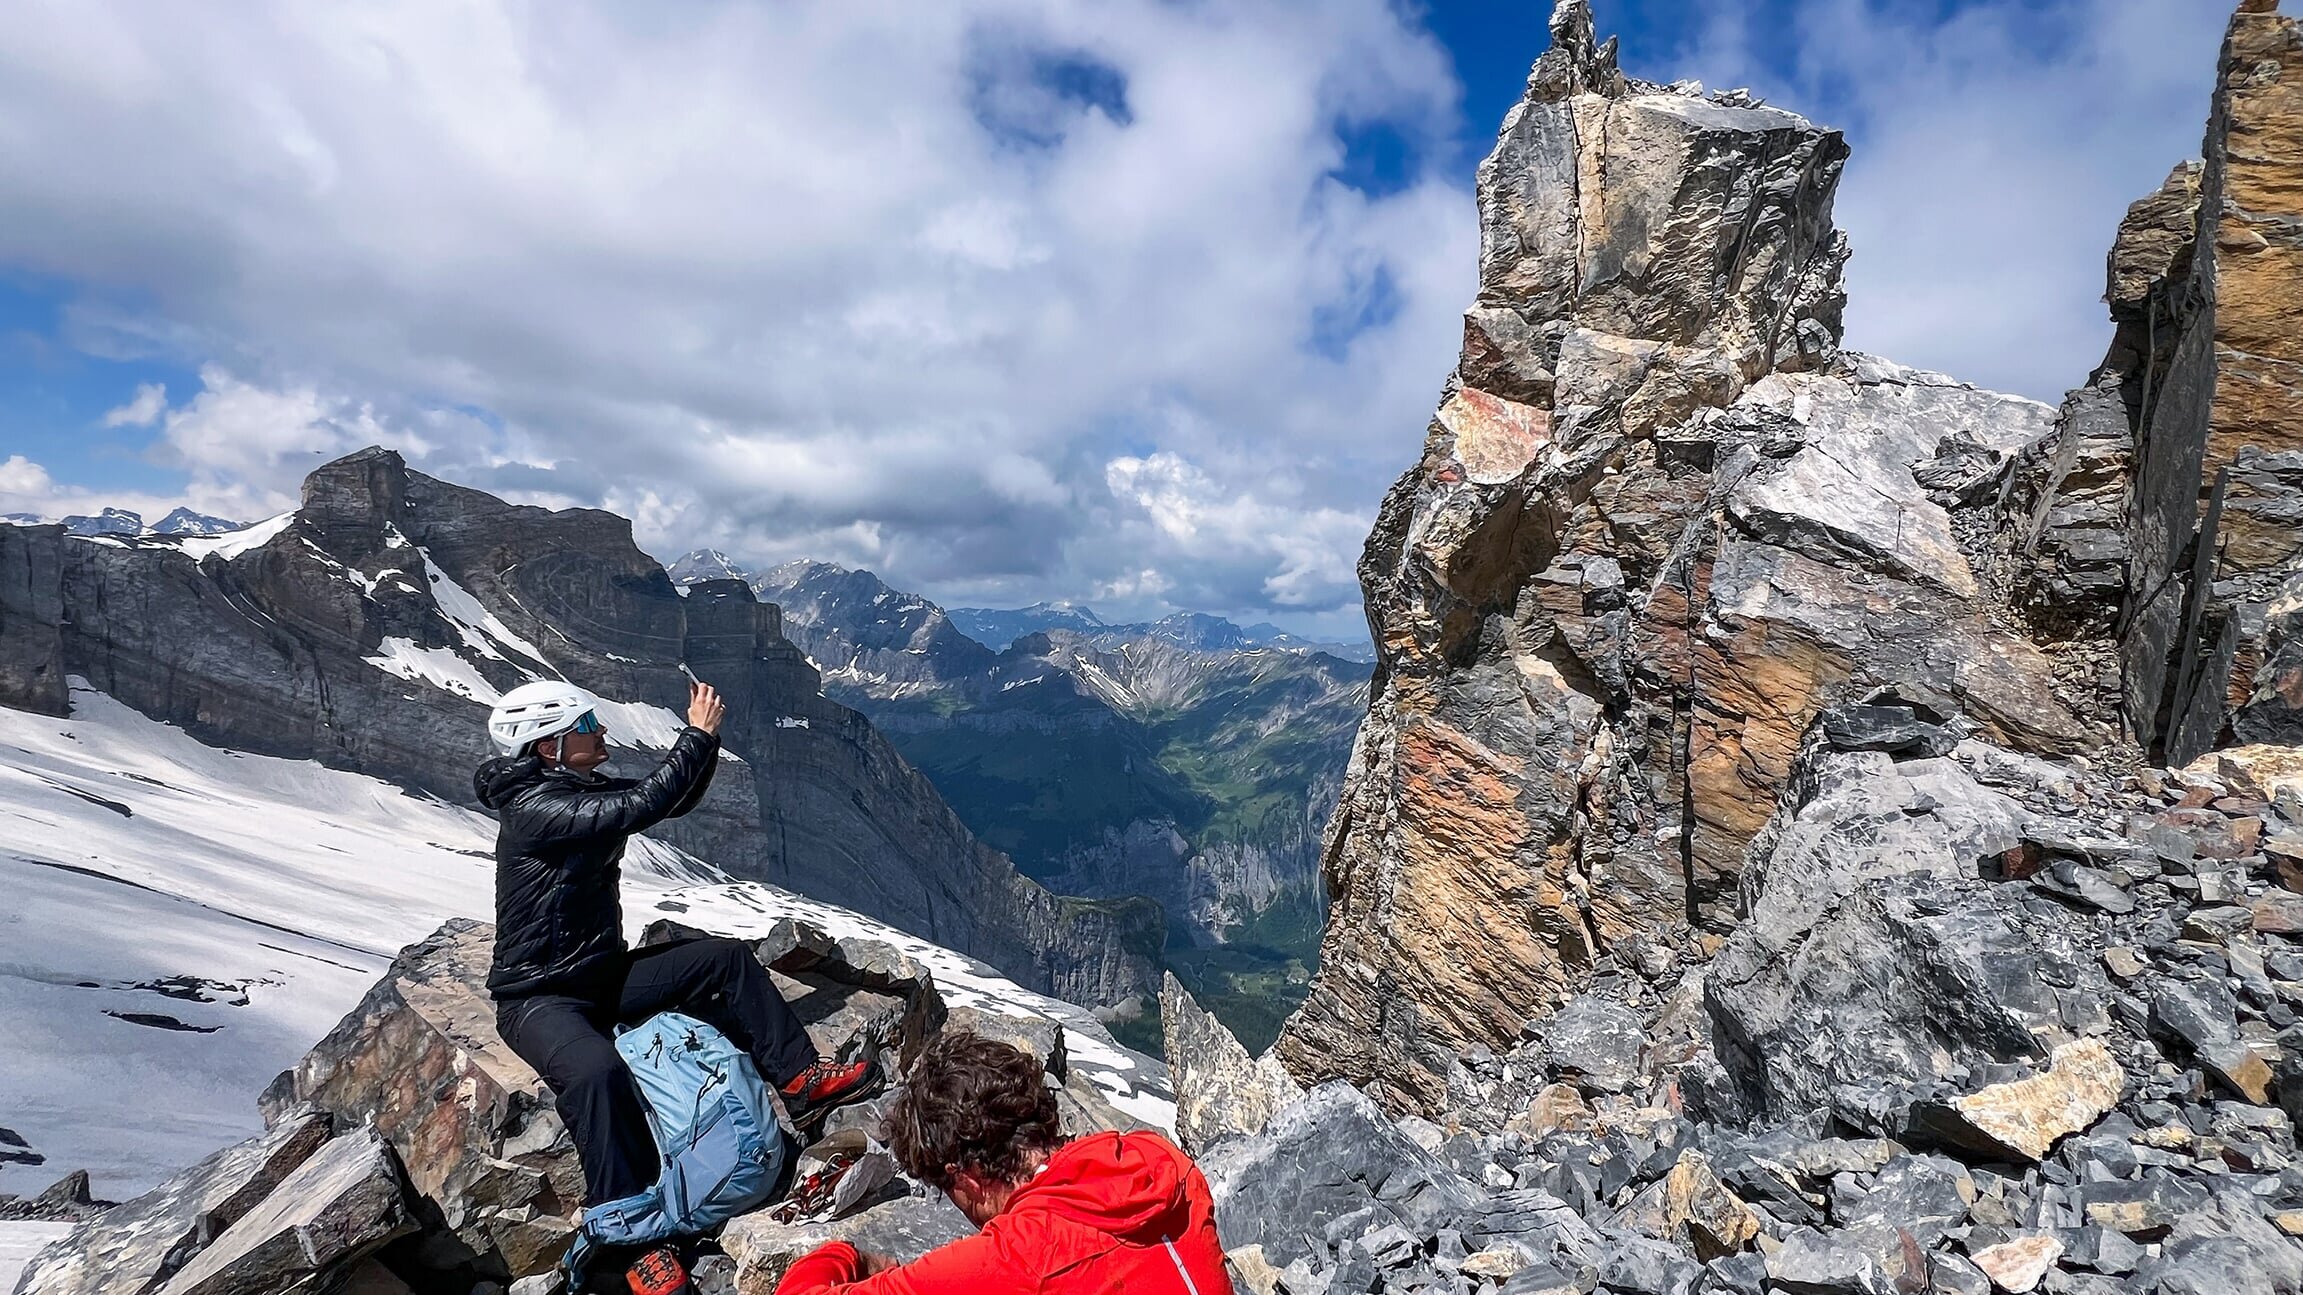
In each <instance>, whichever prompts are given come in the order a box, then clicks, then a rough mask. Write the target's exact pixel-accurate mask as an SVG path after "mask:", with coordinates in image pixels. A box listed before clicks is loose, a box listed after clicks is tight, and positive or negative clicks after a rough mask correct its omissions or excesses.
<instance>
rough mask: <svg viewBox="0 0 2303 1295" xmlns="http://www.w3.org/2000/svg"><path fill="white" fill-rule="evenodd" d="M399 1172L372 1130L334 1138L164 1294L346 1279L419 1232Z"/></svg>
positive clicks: (280, 1293)
mask: <svg viewBox="0 0 2303 1295" xmlns="http://www.w3.org/2000/svg"><path fill="white" fill-rule="evenodd" d="M414 1226H415V1225H414V1223H413V1222H412V1220H411V1219H410V1218H409V1215H408V1208H407V1201H406V1193H405V1191H404V1190H403V1187H402V1184H401V1180H400V1166H399V1163H398V1161H397V1159H396V1158H395V1157H394V1156H393V1154H392V1149H391V1147H390V1146H388V1145H386V1144H385V1142H384V1141H383V1139H381V1138H379V1137H377V1136H376V1134H375V1131H374V1130H372V1129H360V1130H358V1131H356V1132H353V1133H348V1134H346V1135H344V1136H343V1137H340V1138H337V1139H335V1140H334V1141H332V1142H330V1143H328V1144H327V1145H326V1146H323V1147H321V1148H320V1149H319V1150H318V1151H316V1152H314V1153H312V1155H311V1157H310V1158H309V1159H307V1160H305V1161H304V1163H303V1164H301V1165H299V1166H297V1167H296V1171H295V1172H294V1173H292V1174H290V1175H288V1176H287V1177H286V1178H284V1179H282V1180H281V1181H280V1185H279V1186H278V1187H276V1188H274V1189H273V1190H272V1194H271V1195H269V1196H267V1197H265V1198H264V1203H263V1204H262V1205H260V1206H258V1207H257V1208H255V1209H253V1210H250V1211H249V1212H248V1213H247V1214H245V1215H242V1216H241V1218H240V1220H239V1221H238V1222H236V1223H234V1224H233V1225H232V1226H231V1227H229V1228H227V1229H225V1231H224V1232H223V1234H222V1235H220V1236H218V1237H217V1238H216V1239H215V1240H214V1241H213V1242H211V1243H210V1244H209V1245H208V1246H207V1248H205V1249H203V1250H202V1251H200V1253H199V1254H197V1255H195V1256H193V1258H192V1261H191V1262H190V1263H188V1264H186V1265H184V1267H183V1269H182V1270H181V1271H179V1272H178V1273H177V1274H176V1275H175V1276H174V1277H172V1278H170V1279H169V1281H168V1284H167V1285H166V1286H164V1287H162V1288H161V1290H160V1295H287V1293H288V1292H290V1291H297V1290H308V1289H313V1288H319V1287H325V1286H326V1285H327V1284H328V1282H329V1281H330V1280H331V1279H332V1278H348V1277H349V1276H350V1274H351V1271H352V1269H353V1268H354V1267H355V1266H356V1265H357V1264H358V1262H359V1261H360V1260H361V1259H362V1258H364V1257H366V1256H367V1255H368V1254H369V1253H370V1252H372V1251H374V1250H376V1249H378V1248H380V1247H381V1246H383V1245H384V1244H385V1243H386V1242H388V1241H391V1240H393V1239H394V1238H396V1237H399V1236H401V1235H403V1234H405V1233H407V1232H410V1231H413V1230H414Z"/></svg>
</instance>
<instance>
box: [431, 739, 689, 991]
mask: <svg viewBox="0 0 2303 1295" xmlns="http://www.w3.org/2000/svg"><path fill="white" fill-rule="evenodd" d="M719 756H720V739H718V738H716V737H714V736H712V735H711V734H709V733H706V732H704V731H703V730H702V729H700V728H689V729H686V730H684V731H682V732H681V734H680V737H679V740H678V741H676V742H674V743H673V744H672V750H671V753H670V754H668V755H666V756H665V757H664V762H663V763H662V764H659V765H657V766H656V768H655V770H654V771H653V772H651V773H650V774H648V776H647V777H645V778H641V779H639V780H638V781H634V780H632V779H630V778H609V777H605V776H603V775H601V774H599V773H596V772H595V773H588V774H587V773H577V772H575V771H574V770H572V769H562V768H557V767H550V768H547V767H546V766H545V764H544V762H543V761H542V760H539V759H537V758H536V757H534V756H508V757H504V758H500V759H495V760H490V761H488V762H487V763H486V764H483V765H481V766H480V768H479V771H478V772H476V773H474V774H473V775H472V790H473V792H474V793H475V794H477V795H478V796H479V798H480V803H481V804H483V805H486V806H487V807H488V808H489V809H491V810H493V811H495V815H496V820H497V824H498V826H497V829H496V957H495V963H494V965H493V966H491V967H490V968H489V969H488V992H489V993H491V994H493V995H494V996H495V997H497V998H519V997H523V996H525V995H528V994H542V993H554V992H558V993H575V994H583V995H586V996H589V995H591V994H593V993H596V992H599V991H600V989H601V986H599V985H598V984H597V983H596V981H597V976H598V973H599V972H601V971H602V970H603V968H604V965H605V964H606V963H607V962H608V961H609V960H611V959H613V958H615V957H616V956H617V955H619V954H621V953H622V952H623V951H624V929H623V905H622V904H621V903H619V902H618V896H617V887H618V883H619V882H620V881H621V879H622V876H623V862H624V842H625V841H626V840H628V839H630V837H631V835H632V834H633V833H634V832H643V831H646V830H647V829H648V828H650V827H653V826H655V825H656V824H658V823H660V822H662V821H664V820H665V819H667V818H678V817H679V816H680V815H682V814H685V813H687V812H688V811H689V810H691V809H694V808H695V807H696V802H698V801H700V800H702V799H703V798H704V790H705V788H707V787H709V786H711V785H712V771H713V769H714V767H716V766H717V765H718V764H719Z"/></svg>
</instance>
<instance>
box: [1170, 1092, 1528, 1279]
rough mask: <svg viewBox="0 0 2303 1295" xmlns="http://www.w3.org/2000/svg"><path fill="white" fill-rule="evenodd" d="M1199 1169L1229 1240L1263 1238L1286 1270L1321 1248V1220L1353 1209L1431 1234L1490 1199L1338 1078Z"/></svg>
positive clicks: (1236, 1243)
mask: <svg viewBox="0 0 2303 1295" xmlns="http://www.w3.org/2000/svg"><path fill="white" fill-rule="evenodd" d="M1200 1169H1201V1171H1202V1172H1203V1173H1204V1174H1205V1175H1206V1176H1207V1181H1208V1185H1209V1188H1210V1189H1211V1190H1212V1191H1213V1193H1214V1195H1215V1202H1216V1217H1217V1218H1218V1219H1219V1220H1220V1224H1219V1226H1221V1227H1222V1228H1223V1229H1224V1244H1225V1246H1226V1248H1227V1249H1237V1248H1239V1247H1240V1246H1245V1245H1261V1246H1262V1247H1263V1251H1264V1255H1265V1257H1266V1259H1267V1260H1268V1261H1269V1262H1271V1263H1272V1264H1274V1265H1275V1266H1279V1267H1283V1268H1284V1267H1286V1266H1287V1265H1288V1264H1290V1263H1293V1262H1294V1261H1295V1260H1297V1259H1299V1258H1303V1257H1306V1256H1309V1255H1313V1254H1317V1253H1324V1251H1325V1249H1326V1245H1327V1240H1326V1236H1325V1229H1326V1227H1327V1225H1328V1224H1329V1223H1330V1222H1332V1221H1333V1220H1335V1219H1338V1218H1341V1217H1343V1216H1345V1215H1349V1214H1353V1213H1355V1212H1356V1211H1361V1210H1372V1211H1373V1214H1371V1215H1370V1217H1371V1218H1375V1219H1382V1220H1387V1221H1389V1222H1393V1223H1397V1224H1399V1225H1401V1226H1403V1227H1405V1228H1406V1229H1407V1230H1408V1231H1409V1232H1412V1233H1414V1234H1416V1235H1417V1236H1431V1235H1434V1234H1436V1233H1437V1232H1438V1230H1439V1229H1440V1228H1442V1227H1447V1226H1455V1225H1458V1224H1459V1222H1460V1221H1461V1220H1464V1219H1466V1218H1467V1217H1469V1216H1471V1215H1473V1214H1475V1213H1476V1212H1477V1211H1478V1210H1479V1208H1480V1207H1481V1206H1482V1205H1483V1204H1484V1203H1485V1201H1486V1199H1487V1198H1486V1196H1485V1194H1484V1193H1482V1192H1481V1191H1479V1190H1478V1189H1477V1188H1475V1187H1474V1186H1472V1185H1471V1184H1470V1183H1467V1182H1465V1181H1464V1180H1463V1179H1462V1178H1460V1177H1459V1176H1457V1175H1456V1174H1455V1173H1454V1172H1453V1171H1452V1170H1449V1169H1448V1168H1446V1167H1445V1166H1443V1165H1441V1164H1440V1163H1439V1162H1438V1161H1437V1160H1436V1159H1434V1158H1433V1157H1432V1156H1431V1155H1430V1154H1429V1153H1428V1152H1426V1151H1425V1150H1424V1149H1423V1148H1422V1147H1419V1146H1417V1145H1416V1144H1415V1142H1414V1141H1413V1140H1412V1139H1410V1138H1409V1137H1408V1136H1407V1135H1406V1134H1404V1133H1402V1132H1400V1131H1399V1130H1398V1129H1397V1128H1396V1127H1395V1126H1393V1125H1392V1123H1391V1122H1390V1121H1389V1120H1388V1119H1385V1118H1384V1116H1383V1114H1382V1113H1381V1112H1380V1111H1379V1110H1377V1109H1376V1107H1375V1105H1374V1104H1373V1103H1371V1102H1370V1101H1368V1099H1367V1098H1366V1097H1365V1096H1364V1095H1362V1094H1361V1093H1360V1092H1359V1091H1358V1090H1356V1089H1354V1088H1352V1087H1351V1086H1350V1085H1348V1084H1342V1083H1330V1084H1323V1085H1321V1086H1320V1087H1318V1088H1315V1089H1313V1090H1312V1091H1311V1092H1310V1093H1309V1094H1307V1095H1306V1096H1305V1097H1304V1099H1303V1100H1302V1101H1300V1102H1297V1103H1296V1104H1294V1105H1292V1106H1290V1107H1288V1108H1287V1109H1286V1110H1283V1111H1282V1112H1280V1114H1279V1115H1278V1116H1277V1117H1276V1118H1275V1119H1273V1120H1272V1121H1271V1123H1270V1124H1269V1125H1268V1126H1267V1127H1266V1128H1265V1129H1264V1131H1263V1133H1262V1134H1261V1135H1260V1136H1258V1137H1254V1138H1236V1139H1232V1140H1229V1141H1225V1142H1222V1143H1219V1144H1218V1145H1216V1146H1215V1147H1214V1148H1212V1149H1211V1150H1210V1151H1209V1152H1208V1153H1207V1154H1206V1155H1205V1156H1203V1157H1202V1158H1201V1161H1200ZM1462 1230H1463V1231H1464V1232H1465V1233H1466V1235H1467V1236H1468V1235H1470V1234H1472V1232H1473V1231H1474V1229H1472V1228H1463V1229H1462Z"/></svg>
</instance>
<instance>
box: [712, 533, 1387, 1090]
mask: <svg viewBox="0 0 2303 1295" xmlns="http://www.w3.org/2000/svg"><path fill="white" fill-rule="evenodd" d="M670 572H671V575H672V579H673V580H674V582H675V583H678V584H682V585H695V584H700V583H702V582H703V581H706V580H723V579H741V580H746V581H747V582H748V583H749V584H750V585H751V587H752V588H753V590H754V591H755V592H756V593H757V594H758V595H759V597H760V598H761V599H762V600H763V601H766V602H773V603H776V604H778V605H779V606H781V607H782V608H783V614H784V630H785V633H786V635H787V636H788V637H790V638H791V639H792V641H793V642H795V643H797V644H799V645H800V646H801V648H802V649H804V650H805V651H806V652H807V653H808V655H809V657H810V658H811V659H812V660H813V661H814V662H815V663H816V664H817V666H818V667H819V668H820V669H821V670H822V671H823V686H824V691H825V694H826V695H827V696H829V697H832V698H834V699H836V700H838V701H840V702H843V703H844V704H846V705H849V706H852V707H854V708H856V709H857V710H859V711H862V712H863V713H864V714H866V715H868V716H870V717H871V719H872V722H873V724H874V725H875V726H876V727H878V728H879V729H880V731H881V732H883V733H885V734H887V736H888V738H889V740H890V741H892V742H893V743H894V744H895V745H896V748H897V749H898V750H899V751H901V752H902V753H903V755H904V758H905V759H907V760H909V761H911V762H912V763H913V764H914V765H915V766H917V767H918V768H919V769H920V770H921V771H922V772H923V773H925V774H926V775H927V776H928V778H929V780H930V781H932V782H933V783H935V785H936V787H937V789H938V790H939V791H940V792H942V794H943V796H944V799H945V800H946V801H947V802H948V803H949V804H950V805H951V806H952V808H953V809H954V810H955V811H957V812H958V813H959V815H960V817H961V818H962V819H963V820H964V821H965V822H966V823H967V824H968V826H969V828H970V830H972V831H973V832H974V833H975V834H976V835H977V836H979V837H980V838H982V839H983V840H985V841H987V842H989V843H990V844H992V845H994V846H996V847H998V848H999V849H1001V850H1003V851H1005V852H1006V853H1007V854H1008V855H1009V856H1010V857H1011V858H1013V859H1014V860H1015V863H1016V866H1017V867H1018V868H1019V869H1020V870H1021V871H1022V872H1023V873H1024V874H1025V875H1027V876H1029V877H1032V878H1033V879H1035V880H1038V881H1040V882H1042V883H1043V884H1046V885H1048V886H1050V887H1051V888H1054V889H1057V890H1059V891H1063V892H1067V893H1072V894H1080V895H1089V896H1101V897H1109V898H1117V897H1121V896H1129V895H1147V896H1149V897H1151V898H1152V899H1155V900H1157V901H1158V902H1159V904H1160V906H1161V907H1162V908H1163V909H1165V910H1166V912H1167V914H1168V923H1169V939H1168V960H1169V963H1170V965H1171V966H1173V967H1175V968H1176V969H1177V971H1178V973H1179V975H1181V976H1183V978H1184V979H1185V980H1186V982H1187V983H1188V984H1190V985H1191V986H1192V987H1193V989H1194V990H1195V992H1197V993H1198V994H1199V995H1200V996H1201V998H1202V1000H1203V1001H1205V1002H1207V1003H1208V1004H1209V1005H1210V1006H1211V1007H1213V1008H1214V1009H1215V1010H1216V1011H1217V1012H1218V1013H1219V1015H1222V1016H1223V1017H1224V1018H1225V1019H1226V1021H1227V1023H1228V1024H1230V1025H1231V1026H1232V1027H1233V1028H1234V1029H1235V1030H1236V1031H1238V1032H1239V1033H1240V1034H1241V1036H1242V1038H1243V1039H1245V1040H1247V1041H1248V1042H1249V1043H1250V1045H1251V1046H1257V1041H1258V1040H1260V1039H1268V1038H1269V1037H1270V1035H1271V1033H1272V1032H1274V1031H1276V1029H1277V1027H1278V1022H1279V1019H1280V1018H1281V1017H1282V1016H1284V1015H1285V1013H1286V1011H1287V1010H1288V1009H1289V1007H1290V1006H1292V1004H1293V1002H1294V1001H1295V1000H1296V998H1297V997H1299V996H1300V990H1301V984H1302V981H1303V977H1304V976H1305V974H1306V973H1307V972H1308V971H1309V969H1310V966H1311V963H1312V961H1313V958H1314V955H1315V954H1316V951H1317V947H1318V941H1319V934H1320V929H1321V924H1322V920H1323V917H1324V913H1325V892H1324V888H1323V887H1322V885H1321V882H1320V878H1319V844H1320V834H1321V832H1322V830H1323V829H1324V827H1325V825H1326V819H1327V815H1328V811H1329V809H1330V808H1331V807H1332V805H1333V803H1334V799H1335V791H1336V788H1337V787H1338V786H1339V785H1340V783H1341V780H1342V776H1343V770H1344V766H1345V764H1346V763H1347V761H1348V760H1349V758H1350V754H1351V744H1352V738H1353V736H1354V734H1355V733H1356V731H1357V729H1358V725H1359V720H1360V717H1361V716H1362V715H1363V714H1364V713H1365V710H1366V706H1367V686H1368V680H1369V676H1370V674H1371V671H1372V667H1370V666H1369V665H1368V664H1367V663H1365V662H1364V661H1357V660H1352V659H1349V658H1347V657H1346V656H1344V655H1341V654H1340V653H1337V652H1333V651H1329V650H1327V649H1326V648H1325V647H1324V646H1322V645H1315V644H1309V643H1306V642H1304V641H1303V640H1301V639H1297V638H1295V637H1293V636H1290V635H1286V634H1284V633H1282V632H1280V631H1278V630H1276V629H1274V628H1272V627H1270V626H1255V627H1252V628H1242V627H1240V626H1238V625H1235V624H1233V623H1232V622H1230V621H1228V620H1225V619H1223V618H1222V617H1218V616H1208V615H1201V614H1196V613H1181V614H1178V615H1174V616H1169V617H1167V618H1165V619H1162V620H1159V621H1153V622H1149V623H1141V624H1119V625H1115V624H1111V623H1108V622H1106V621H1104V620H1103V619H1102V618H1101V617H1099V616H1097V615H1096V613H1095V612H1094V611H1093V610H1091V609H1089V608H1086V607H1083V606H1080V605H1077V604H1067V603H1043V604H1039V605H1036V606H1033V607H1026V608H1015V609H992V608H966V609H961V610H957V611H947V610H945V609H944V608H942V607H939V606H937V605H936V604H935V603H933V602H931V601H929V600H927V599H925V598H922V597H920V596H918V595H917V594H912V593H907V592H905V591H902V590H898V589H894V588H891V587H889V586H888V585H887V584H886V583H885V582H883V581H882V580H881V579H880V578H879V577H878V576H876V575H874V574H872V573H871V572H869V571H858V570H851V569H848V568H845V567H840V566H835V565H832V564H830V563H823V562H804V561H803V562H790V563H786V564H784V565H782V566H778V567H773V568H769V569H767V570H764V571H762V570H757V569H756V568H753V567H751V566H750V565H748V564H746V563H743V562H741V561H739V560H736V559H733V558H730V557H729V556H728V555H727V554H724V553H719V552H716V551H712V550H702V551H698V552H695V553H690V554H688V555H686V556H684V557H682V558H680V559H679V560H678V561H676V562H674V563H672V564H671V567H670ZM1145 1041H1146V1042H1148V1041H1149V1040H1148V1038H1147V1039H1146V1040H1145Z"/></svg>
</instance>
